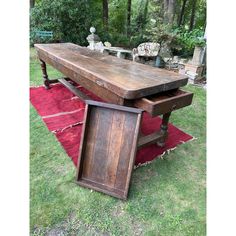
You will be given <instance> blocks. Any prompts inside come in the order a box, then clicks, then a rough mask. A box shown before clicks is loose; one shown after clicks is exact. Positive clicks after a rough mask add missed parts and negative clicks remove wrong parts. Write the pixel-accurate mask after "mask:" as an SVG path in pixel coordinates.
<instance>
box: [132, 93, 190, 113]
mask: <svg viewBox="0 0 236 236" xmlns="http://www.w3.org/2000/svg"><path fill="white" fill-rule="evenodd" d="M192 99H193V93H190V92H185V91H183V90H180V89H178V90H172V91H168V92H163V93H159V94H155V95H152V96H148V97H144V98H141V99H137V100H135V102H134V106H135V107H138V108H141V109H143V110H145V111H147V112H148V113H149V114H150V115H151V116H152V117H154V116H158V115H162V114H165V113H168V112H172V111H174V110H177V109H180V108H182V107H185V106H188V105H190V104H191V103H192Z"/></svg>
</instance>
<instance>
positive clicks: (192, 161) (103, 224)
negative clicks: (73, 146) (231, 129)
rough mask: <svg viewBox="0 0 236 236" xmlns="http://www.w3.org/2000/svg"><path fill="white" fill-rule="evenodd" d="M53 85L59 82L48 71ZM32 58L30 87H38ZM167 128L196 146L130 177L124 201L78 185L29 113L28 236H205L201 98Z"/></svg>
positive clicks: (198, 91) (198, 92) (197, 94)
mask: <svg viewBox="0 0 236 236" xmlns="http://www.w3.org/2000/svg"><path fill="white" fill-rule="evenodd" d="M48 74H49V77H50V78H55V77H57V76H59V75H60V73H58V72H57V71H55V70H54V69H53V68H51V67H48ZM41 84H42V74H41V69H40V64H39V62H38V60H37V57H36V54H35V50H34V49H31V50H30V85H31V86H35V85H41ZM185 90H187V91H191V92H193V93H194V99H193V104H192V105H191V106H189V107H186V108H184V109H181V110H178V111H175V112H173V114H172V116H171V118H170V122H171V123H173V124H174V125H175V126H177V127H178V128H180V129H181V130H183V131H185V132H187V133H189V134H191V135H192V136H194V137H196V138H197V139H195V140H193V141H190V142H187V143H185V144H182V145H180V146H179V147H178V148H176V149H175V150H173V151H172V152H170V153H169V154H168V155H165V156H164V158H163V159H156V160H155V161H153V162H152V163H151V164H149V165H146V166H143V167H139V168H137V169H136V170H135V171H134V172H133V176H132V180H131V185H130V191H129V196H128V200H127V201H122V200H118V199H116V198H113V197H110V196H107V195H104V194H102V193H98V192H95V191H91V190H89V189H86V188H82V187H79V186H78V185H76V184H75V168H74V165H73V163H72V161H71V160H70V158H68V156H67V154H66V153H65V151H64V149H63V148H62V147H61V145H60V143H59V142H57V140H56V138H55V136H54V134H53V133H51V132H49V131H48V129H47V127H46V126H45V125H44V123H43V121H42V120H41V118H40V116H39V115H38V114H37V112H36V110H35V109H34V108H33V106H30V232H31V235H150V236H151V235H153V236H154V235H163V236H164V235H166V236H177V235H180V236H184V235H186V236H190V235H206V91H205V90H204V89H203V88H200V87H196V86H193V85H188V86H186V87H185Z"/></svg>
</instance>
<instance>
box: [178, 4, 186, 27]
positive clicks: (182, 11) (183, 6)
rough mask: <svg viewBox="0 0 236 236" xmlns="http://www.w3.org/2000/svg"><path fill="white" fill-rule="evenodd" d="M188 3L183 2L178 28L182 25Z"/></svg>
mask: <svg viewBox="0 0 236 236" xmlns="http://www.w3.org/2000/svg"><path fill="white" fill-rule="evenodd" d="M186 3H187V0H183V4H182V7H181V12H180V15H179V20H178V26H181V25H182V22H183V17H184V11H185V6H186Z"/></svg>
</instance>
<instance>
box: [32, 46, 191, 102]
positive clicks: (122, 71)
mask: <svg viewBox="0 0 236 236" xmlns="http://www.w3.org/2000/svg"><path fill="white" fill-rule="evenodd" d="M35 48H36V50H37V52H38V56H39V58H40V59H41V60H43V61H45V62H46V63H49V64H51V65H52V66H53V67H55V68H56V69H58V70H59V71H61V72H62V73H64V74H65V75H66V76H68V77H70V78H71V79H72V80H73V79H74V78H76V79H75V80H76V82H79V83H81V81H82V83H81V85H82V86H84V87H85V88H87V89H89V85H87V84H86V82H85V81H84V80H88V81H91V82H93V84H97V85H98V86H99V87H101V88H104V89H105V90H108V91H110V92H111V93H113V94H116V95H117V96H118V97H121V98H125V99H136V98H141V97H144V96H148V95H152V94H156V93H159V92H162V91H168V90H171V89H174V88H179V87H181V86H184V85H186V84H187V81H188V78H187V77H186V76H184V75H179V74H177V73H175V72H171V71H167V70H163V69H160V68H156V67H155V68H154V67H151V66H148V65H143V64H140V63H137V62H132V61H128V60H124V59H120V58H116V57H113V56H107V55H104V54H102V53H99V52H95V51H92V50H90V49H87V48H85V47H81V46H78V45H75V44H72V43H57V44H35Z"/></svg>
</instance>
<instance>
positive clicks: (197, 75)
mask: <svg viewBox="0 0 236 236" xmlns="http://www.w3.org/2000/svg"><path fill="white" fill-rule="evenodd" d="M204 66H205V65H193V64H190V63H187V64H184V71H185V74H186V75H188V77H189V79H190V80H189V82H190V83H195V82H196V81H197V80H200V79H201V78H202V72H203V69H204Z"/></svg>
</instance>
